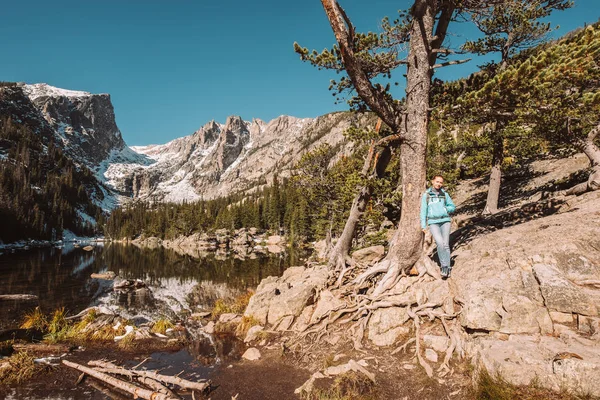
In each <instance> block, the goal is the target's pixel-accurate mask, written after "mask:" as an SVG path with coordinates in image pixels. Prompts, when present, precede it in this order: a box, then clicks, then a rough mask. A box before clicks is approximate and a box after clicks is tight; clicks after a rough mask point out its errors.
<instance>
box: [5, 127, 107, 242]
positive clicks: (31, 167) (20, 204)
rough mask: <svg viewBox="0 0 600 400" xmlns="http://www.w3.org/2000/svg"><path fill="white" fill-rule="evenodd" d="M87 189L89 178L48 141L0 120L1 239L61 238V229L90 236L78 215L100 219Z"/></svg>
mask: <svg viewBox="0 0 600 400" xmlns="http://www.w3.org/2000/svg"><path fill="white" fill-rule="evenodd" d="M86 186H87V187H90V188H92V187H94V188H97V183H96V180H95V178H94V176H93V175H92V173H91V172H90V171H89V170H88V169H86V168H81V167H78V166H76V165H75V164H74V163H73V161H71V160H70V159H69V158H68V157H66V156H65V155H64V154H63V152H62V151H61V150H60V149H59V148H57V147H56V146H55V145H54V143H53V142H52V141H50V142H48V144H47V145H44V144H43V143H42V139H41V138H40V137H39V136H38V135H35V134H34V133H32V132H31V131H30V129H29V128H28V127H27V126H24V125H21V124H17V123H15V122H13V121H12V120H11V119H10V118H7V119H2V120H0V221H2V224H0V240H1V241H3V242H12V241H15V240H20V239H25V238H31V239H47V240H51V239H60V238H61V237H62V231H63V229H70V230H72V231H73V232H75V233H78V234H82V235H92V234H94V227H92V226H90V225H89V224H88V223H83V222H81V221H80V218H79V217H78V215H77V210H81V211H83V212H85V213H86V214H88V215H90V216H92V217H96V218H97V219H98V218H101V215H102V211H101V209H100V208H98V207H97V206H96V205H94V203H93V202H92V201H91V200H90V198H89V196H88V194H87V193H88V191H87V190H86Z"/></svg>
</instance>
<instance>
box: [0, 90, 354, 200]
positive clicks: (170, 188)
mask: <svg viewBox="0 0 600 400" xmlns="http://www.w3.org/2000/svg"><path fill="white" fill-rule="evenodd" d="M20 87H21V88H22V91H23V93H24V94H25V95H26V96H27V98H28V99H29V101H30V102H31V103H32V104H33V105H34V107H35V108H36V109H37V110H38V113H39V115H38V116H36V118H37V120H39V121H38V122H37V123H38V125H39V124H41V125H43V126H44V129H45V132H46V134H48V132H52V134H53V135H54V137H55V141H56V142H57V143H58V144H59V145H61V146H62V147H63V149H64V151H65V153H66V154H68V155H69V156H70V157H72V159H73V160H74V161H75V162H77V163H79V164H80V165H82V166H86V167H87V168H89V169H91V170H92V171H93V172H94V173H95V175H96V177H97V179H98V180H99V181H100V182H101V183H103V184H104V187H105V188H108V191H109V192H110V193H105V194H107V195H108V196H104V197H105V199H104V200H103V203H102V206H103V208H110V207H111V206H114V205H116V204H117V203H122V202H124V201H128V199H145V200H151V201H174V202H182V201H194V200H198V199H200V198H204V199H211V198H216V197H220V196H224V195H227V194H230V193H234V192H240V191H250V190H253V189H255V188H257V187H259V186H261V185H264V184H267V183H271V182H272V179H273V175H274V174H275V173H277V174H279V175H280V176H286V175H289V173H290V170H291V168H292V166H293V164H294V162H295V161H297V160H298V159H299V158H300V157H301V156H302V154H304V153H305V152H306V151H308V150H310V149H312V148H314V147H315V146H318V145H319V144H321V143H328V144H330V145H331V146H335V147H336V148H337V149H339V151H340V153H342V152H348V151H350V148H349V147H350V144H349V143H347V142H346V140H345V138H344V136H343V132H344V131H345V130H346V129H347V128H348V127H349V126H350V124H351V117H350V115H349V114H348V113H333V114H327V115H324V116H321V117H318V118H314V119H312V118H304V119H301V118H295V117H290V116H280V117H278V118H275V119H274V120H272V121H270V122H264V121H262V120H259V119H254V120H252V121H244V120H242V119H241V118H240V117H237V116H230V117H229V118H227V121H225V123H224V124H221V123H218V122H215V121H210V122H208V123H206V124H205V125H204V126H202V127H201V128H200V129H198V130H197V131H196V132H194V133H193V134H191V135H189V136H184V137H181V138H178V139H175V140H173V141H171V142H169V143H166V144H159V145H149V146H135V147H128V146H127V145H126V144H125V142H124V141H123V139H122V136H121V132H120V131H119V128H118V127H117V124H116V122H115V114H114V109H113V106H112V103H111V101H110V96H109V95H108V94H91V93H88V92H82V91H74V90H65V89H59V88H56V87H52V86H49V85H47V84H35V85H24V84H21V85H20ZM0 114H2V110H1V109H0Z"/></svg>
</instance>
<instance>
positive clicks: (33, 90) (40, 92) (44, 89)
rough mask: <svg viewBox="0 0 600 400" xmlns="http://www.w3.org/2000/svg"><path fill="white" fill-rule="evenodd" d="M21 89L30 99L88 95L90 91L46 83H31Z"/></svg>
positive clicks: (90, 94)
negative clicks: (69, 88) (63, 87)
mask: <svg viewBox="0 0 600 400" xmlns="http://www.w3.org/2000/svg"><path fill="white" fill-rule="evenodd" d="M23 91H24V92H25V94H26V95H27V96H28V97H29V98H30V99H31V100H35V99H36V98H38V97H44V96H46V97H89V96H92V93H89V92H84V91H80V90H68V89H61V88H57V87H54V86H50V85H48V84H47V83H35V84H33V85H24V86H23Z"/></svg>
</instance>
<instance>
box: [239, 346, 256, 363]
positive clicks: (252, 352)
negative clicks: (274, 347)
mask: <svg viewBox="0 0 600 400" xmlns="http://www.w3.org/2000/svg"><path fill="white" fill-rule="evenodd" d="M242 358H243V359H244V360H248V361H256V360H260V351H259V350H258V349H257V348H256V347H250V348H249V349H248V350H246V351H245V352H244V354H242Z"/></svg>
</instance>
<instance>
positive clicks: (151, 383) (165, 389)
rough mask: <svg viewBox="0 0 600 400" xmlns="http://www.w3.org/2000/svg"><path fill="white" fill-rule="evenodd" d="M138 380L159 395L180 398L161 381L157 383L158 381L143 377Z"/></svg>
mask: <svg viewBox="0 0 600 400" xmlns="http://www.w3.org/2000/svg"><path fill="white" fill-rule="evenodd" d="M136 379H137V381H138V382H140V383H141V384H143V385H146V386H148V387H149V388H150V389H152V390H155V391H157V392H158V393H163V394H166V395H168V396H171V397H173V398H177V397H178V396H177V395H176V394H175V393H173V391H172V390H171V389H169V388H168V387H166V386H165V385H163V384H162V383H160V382H159V381H156V380H154V379H152V378H146V377H143V376H138V377H137V378H136Z"/></svg>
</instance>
